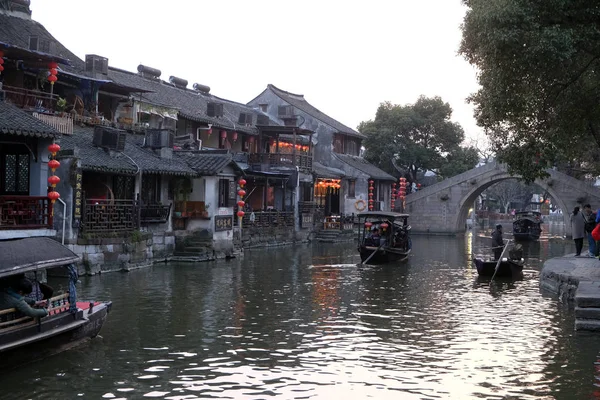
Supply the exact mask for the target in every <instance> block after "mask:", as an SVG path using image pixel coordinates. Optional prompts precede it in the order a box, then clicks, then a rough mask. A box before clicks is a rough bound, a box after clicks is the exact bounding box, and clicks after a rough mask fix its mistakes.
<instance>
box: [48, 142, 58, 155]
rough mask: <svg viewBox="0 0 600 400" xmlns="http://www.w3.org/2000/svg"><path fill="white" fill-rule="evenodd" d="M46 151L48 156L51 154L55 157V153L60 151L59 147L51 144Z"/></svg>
mask: <svg viewBox="0 0 600 400" xmlns="http://www.w3.org/2000/svg"><path fill="white" fill-rule="evenodd" d="M48 151H49V152H50V154H52V156H55V155H56V153H58V152H59V151H60V146H59V145H57V144H56V143H52V144H51V145H50V146H48Z"/></svg>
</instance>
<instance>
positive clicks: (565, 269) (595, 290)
mask: <svg viewBox="0 0 600 400" xmlns="http://www.w3.org/2000/svg"><path fill="white" fill-rule="evenodd" d="M540 287H541V288H542V289H543V290H547V291H549V292H552V293H554V294H557V295H558V296H559V298H560V299H561V300H562V301H574V302H575V329H576V330H591V331H600V260H598V259H596V258H589V257H575V254H573V253H572V254H568V255H565V256H562V257H556V258H551V259H549V260H547V261H546V262H545V263H544V268H543V269H542V272H541V274H540Z"/></svg>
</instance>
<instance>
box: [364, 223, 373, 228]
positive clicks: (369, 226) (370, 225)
mask: <svg viewBox="0 0 600 400" xmlns="http://www.w3.org/2000/svg"><path fill="white" fill-rule="evenodd" d="M372 226H373V223H372V222H371V221H367V222H365V228H367V229H370V228H371V227H372Z"/></svg>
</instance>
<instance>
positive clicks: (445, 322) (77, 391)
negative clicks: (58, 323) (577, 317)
mask: <svg viewBox="0 0 600 400" xmlns="http://www.w3.org/2000/svg"><path fill="white" fill-rule="evenodd" d="M565 246H566V247H567V248H568V246H570V242H569V241H562V240H553V239H546V240H543V241H540V242H539V243H538V244H537V245H536V244H532V245H531V246H528V247H527V250H526V254H527V270H526V273H525V275H524V278H523V279H522V280H517V281H503V280H500V279H495V280H494V282H490V281H489V280H481V279H479V278H478V277H477V273H476V270H475V269H474V267H473V265H472V262H471V261H470V260H471V255H472V254H474V253H475V252H478V251H485V249H486V247H489V238H488V237H487V236H485V237H484V236H479V234H478V233H477V232H473V233H472V234H469V235H466V236H464V237H459V238H447V237H424V236H421V237H420V236H415V237H414V240H413V255H412V256H411V257H410V259H409V261H408V262H404V263H399V264H395V265H382V266H368V265H361V264H359V261H360V259H359V257H358V254H357V252H356V249H355V246H354V244H353V243H346V244H335V245H331V244H328V245H312V246H310V245H306V246H304V245H303V246H297V247H294V248H291V247H290V248H280V249H266V250H252V251H249V252H247V253H246V254H245V257H244V258H243V259H241V260H232V261H229V262H219V263H203V264H198V265H189V264H180V265H177V264H172V265H157V266H154V267H152V268H148V269H143V270H137V271H132V272H130V273H128V274H109V275H102V276H99V277H93V278H86V279H84V283H83V287H82V288H81V292H82V294H83V295H84V296H86V297H92V298H95V299H109V298H110V299H112V300H113V302H114V307H113V312H112V313H111V314H110V316H109V320H108V322H107V324H106V326H105V329H104V330H103V331H102V336H103V337H102V338H101V339H100V340H95V341H93V342H92V343H90V344H89V345H86V346H82V347H79V348H77V349H75V350H72V351H69V352H66V353H63V354H61V355H59V356H57V357H52V358H49V359H47V360H43V361H40V362H37V363H35V364H32V365H30V366H29V367H27V368H23V369H19V370H16V371H14V372H12V373H10V374H9V375H7V376H3V377H0V385H2V387H3V397H2V398H7V399H23V398H32V399H38V398H39V399H42V398H44V399H46V398H80V397H81V398H86V399H87V398H91V399H94V398H127V399H136V398H142V397H144V396H146V397H155V398H164V399H197V398H230V399H231V398H233V399H239V398H244V399H246V398H248V399H264V398H267V397H278V398H283V399H303V398H323V399H330V398H344V397H348V398H357V399H362V398H378V399H380V398H381V399H386V398H390V399H391V398H394V399H397V398H402V399H404V398H407V399H412V398H414V399H434V398H456V399H463V398H496V399H501V398H519V399H539V398H560V399H580V398H589V397H590V396H592V395H593V393H595V392H594V391H595V390H597V388H596V387H594V385H593V380H594V379H593V377H594V376H598V373H597V372H596V369H595V368H596V364H594V363H596V362H598V361H597V357H598V356H597V348H598V345H599V344H600V340H599V339H598V338H597V337H596V336H595V335H590V334H580V333H575V332H574V331H573V318H572V311H570V310H569V309H568V308H567V307H565V306H563V305H561V304H560V303H558V302H557V301H556V300H555V299H553V298H549V297H543V296H541V295H540V293H539V284H538V280H537V277H538V274H539V270H540V268H541V265H542V262H543V260H545V259H546V258H548V257H551V256H553V255H554V254H559V253H562V252H564V251H565V248H566V247H565ZM591 349H594V350H593V351H590V350H591ZM597 381H598V379H596V382H597Z"/></svg>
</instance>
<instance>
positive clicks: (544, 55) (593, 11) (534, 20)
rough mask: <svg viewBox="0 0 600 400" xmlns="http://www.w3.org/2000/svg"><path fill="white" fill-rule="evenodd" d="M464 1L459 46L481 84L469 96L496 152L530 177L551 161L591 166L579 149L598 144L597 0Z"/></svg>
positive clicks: (599, 9)
mask: <svg viewBox="0 0 600 400" xmlns="http://www.w3.org/2000/svg"><path fill="white" fill-rule="evenodd" d="M463 3H464V4H465V5H466V6H467V7H468V11H467V14H466V16H465V19H464V23H463V26H462V32H463V38H462V43H461V47H460V53H461V54H462V55H463V56H464V57H465V58H466V59H467V60H468V61H469V62H470V63H471V64H472V65H475V66H476V67H477V68H478V69H479V73H478V80H479V83H480V85H481V88H480V89H479V91H477V92H476V93H475V94H473V95H472V96H471V97H470V101H471V102H472V103H473V104H474V105H475V117H476V118H477V121H478V124H479V125H480V126H482V127H483V128H484V129H485V131H486V133H487V134H488V136H489V138H490V141H491V144H492V147H493V149H494V150H495V151H496V153H497V156H498V158H499V160H500V161H503V162H506V163H507V164H508V166H509V170H510V171H511V172H512V173H517V174H521V175H522V176H523V177H524V178H525V179H526V180H527V181H529V182H531V181H533V180H534V179H535V178H536V177H543V176H546V173H545V171H544V170H545V168H546V167H549V166H557V165H558V166H560V165H569V166H575V169H576V170H578V171H579V172H580V173H582V174H586V173H596V172H597V171H598V167H599V165H600V163H598V162H597V161H596V160H598V156H596V157H594V158H595V160H592V161H590V160H589V159H586V158H585V156H583V155H582V154H583V153H586V152H589V151H592V153H597V150H598V149H599V148H600V107H599V106H598V104H600V24H599V21H600V6H599V5H598V1H593V0H592V1H590V0H543V1H541V0H539V1H531V0H496V1H490V0H463ZM590 148H592V149H591V150H590Z"/></svg>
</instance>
